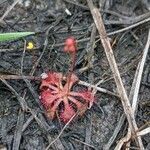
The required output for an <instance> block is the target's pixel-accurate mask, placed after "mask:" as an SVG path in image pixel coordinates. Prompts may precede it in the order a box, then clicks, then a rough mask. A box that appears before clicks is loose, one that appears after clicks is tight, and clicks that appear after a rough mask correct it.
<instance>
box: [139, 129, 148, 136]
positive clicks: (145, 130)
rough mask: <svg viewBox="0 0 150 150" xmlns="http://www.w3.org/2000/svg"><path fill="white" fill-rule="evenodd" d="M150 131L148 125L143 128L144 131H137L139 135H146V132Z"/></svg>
mask: <svg viewBox="0 0 150 150" xmlns="http://www.w3.org/2000/svg"><path fill="white" fill-rule="evenodd" d="M148 133H150V127H147V128H146V129H143V130H142V131H139V132H138V133H137V136H142V135H145V134H148Z"/></svg>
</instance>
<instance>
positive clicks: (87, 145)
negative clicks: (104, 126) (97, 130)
mask: <svg viewBox="0 0 150 150" xmlns="http://www.w3.org/2000/svg"><path fill="white" fill-rule="evenodd" d="M72 139H73V140H75V141H77V142H80V143H82V144H84V145H85V146H86V147H90V148H92V149H95V150H97V148H96V147H94V146H93V145H91V144H88V143H86V142H83V141H80V140H78V139H75V138H72Z"/></svg>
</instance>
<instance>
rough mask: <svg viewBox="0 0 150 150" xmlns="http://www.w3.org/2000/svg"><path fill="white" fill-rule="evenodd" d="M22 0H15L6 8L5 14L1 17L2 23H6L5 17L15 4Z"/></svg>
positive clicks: (0, 21)
mask: <svg viewBox="0 0 150 150" xmlns="http://www.w3.org/2000/svg"><path fill="white" fill-rule="evenodd" d="M19 1H20V0H15V1H14V2H13V3H12V5H11V6H9V7H8V8H7V10H6V12H5V13H4V14H3V16H2V17H1V18H0V23H4V21H3V20H4V18H5V17H6V16H7V15H8V14H9V13H10V11H11V10H12V9H13V8H14V7H15V5H16V4H17V3H18V2H19Z"/></svg>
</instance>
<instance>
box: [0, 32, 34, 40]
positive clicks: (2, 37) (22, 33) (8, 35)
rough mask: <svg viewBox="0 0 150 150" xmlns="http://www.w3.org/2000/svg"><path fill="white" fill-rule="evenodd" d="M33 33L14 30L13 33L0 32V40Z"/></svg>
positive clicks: (14, 38) (13, 38) (15, 38)
mask: <svg viewBox="0 0 150 150" xmlns="http://www.w3.org/2000/svg"><path fill="white" fill-rule="evenodd" d="M32 34H35V33H34V32H14V33H1V34H0V42H4V41H11V40H17V39H19V38H22V37H25V36H28V35H32Z"/></svg>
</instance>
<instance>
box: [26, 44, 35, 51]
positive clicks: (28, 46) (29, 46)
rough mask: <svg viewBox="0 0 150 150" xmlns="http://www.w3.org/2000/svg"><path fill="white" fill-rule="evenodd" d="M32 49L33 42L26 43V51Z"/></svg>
mask: <svg viewBox="0 0 150 150" xmlns="http://www.w3.org/2000/svg"><path fill="white" fill-rule="evenodd" d="M33 48H34V44H33V42H28V44H27V49H28V50H31V49H33Z"/></svg>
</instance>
